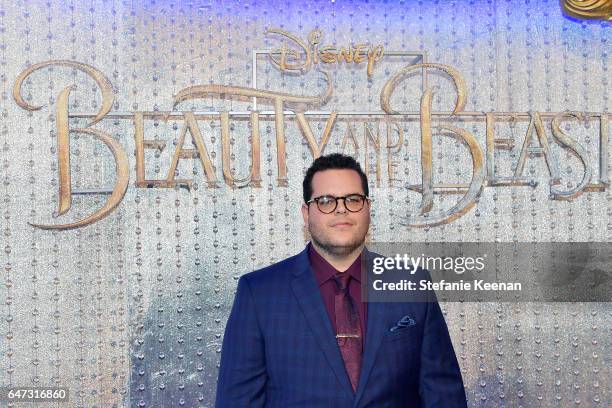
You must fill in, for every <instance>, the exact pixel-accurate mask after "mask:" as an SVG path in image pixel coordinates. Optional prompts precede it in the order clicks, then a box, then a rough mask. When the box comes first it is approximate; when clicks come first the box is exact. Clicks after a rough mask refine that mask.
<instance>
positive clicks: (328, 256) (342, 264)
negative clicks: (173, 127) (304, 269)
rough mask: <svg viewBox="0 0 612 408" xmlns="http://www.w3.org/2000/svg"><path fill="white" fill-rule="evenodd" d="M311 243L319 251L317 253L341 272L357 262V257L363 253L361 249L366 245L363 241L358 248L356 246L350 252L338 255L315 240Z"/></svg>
mask: <svg viewBox="0 0 612 408" xmlns="http://www.w3.org/2000/svg"><path fill="white" fill-rule="evenodd" d="M311 244H312V246H313V248H314V250H315V251H317V253H318V254H319V255H321V257H323V259H325V260H326V261H327V262H329V264H330V265H331V266H333V267H334V268H336V270H338V271H340V272H344V271H346V270H347V269H348V268H349V267H350V266H351V265H352V264H353V262H355V259H357V258H358V257H359V254H361V251H363V247H364V246H365V243H362V244H361V245H360V246H359V247H358V248H355V249H354V250H353V251H351V252H350V253H349V254H346V255H336V254H332V253H330V252H328V251H326V250H325V249H323V248H321V247H320V246H318V245H317V244H316V243H314V242H313V241H311Z"/></svg>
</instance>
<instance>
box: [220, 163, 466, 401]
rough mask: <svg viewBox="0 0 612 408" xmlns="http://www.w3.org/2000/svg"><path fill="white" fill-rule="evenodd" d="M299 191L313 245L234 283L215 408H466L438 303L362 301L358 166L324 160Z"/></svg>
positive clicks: (362, 206) (363, 229) (362, 204)
mask: <svg viewBox="0 0 612 408" xmlns="http://www.w3.org/2000/svg"><path fill="white" fill-rule="evenodd" d="M303 190H304V204H302V208H301V210H302V215H303V218H304V223H305V224H306V225H307V226H308V230H309V232H310V236H311V242H310V243H309V244H308V245H307V247H306V249H304V250H303V251H302V252H301V253H299V254H298V255H295V256H293V257H291V258H288V259H285V260H283V261H281V262H279V263H276V264H274V265H271V266H269V267H267V268H264V269H260V270H258V271H255V272H252V273H248V274H246V275H244V276H242V277H241V279H240V280H239V282H238V289H237V293H236V298H235V300H234V305H233V308H232V311H231V314H230V317H229V320H228V322H227V327H226V330H225V337H224V339H223V348H222V355H221V368H220V370H219V379H218V385H217V404H216V406H217V407H218V408H225V407H283V408H289V407H308V408H316V407H334V408H336V407H338V408H344V407H347V408H348V407H360V408H361V407H363V408H365V407H444V408H448V407H466V406H467V405H466V399H465V393H464V389H463V383H462V380H461V373H460V371H459V366H458V364H457V359H456V357H455V353H454V351H453V346H452V343H451V340H450V337H449V335H448V329H447V327H446V323H445V321H444V317H443V316H442V313H441V311H440V308H439V306H438V304H437V303H436V302H435V301H433V302H408V303H392V302H388V303H381V302H376V303H375V302H372V303H367V302H363V301H362V299H361V290H360V288H361V276H360V270H361V257H362V256H366V257H367V256H368V254H369V252H368V251H367V249H365V248H364V245H365V244H364V243H365V237H366V234H367V231H368V228H369V224H370V205H371V203H370V200H369V198H368V182H367V178H366V176H365V174H364V173H363V171H362V170H361V167H360V166H359V164H358V163H357V162H356V161H355V160H354V159H353V158H351V157H349V156H344V155H341V154H330V155H328V156H321V157H319V158H318V159H316V160H315V161H314V163H313V164H312V166H311V167H310V168H309V169H308V171H307V173H306V176H305V178H304V183H303ZM420 273H426V272H424V271H420Z"/></svg>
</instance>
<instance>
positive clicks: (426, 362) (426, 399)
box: [419, 291, 467, 408]
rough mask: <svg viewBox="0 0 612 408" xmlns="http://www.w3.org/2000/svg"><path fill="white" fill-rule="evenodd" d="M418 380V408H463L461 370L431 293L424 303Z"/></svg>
mask: <svg viewBox="0 0 612 408" xmlns="http://www.w3.org/2000/svg"><path fill="white" fill-rule="evenodd" d="M419 381H420V383H419V394H420V397H421V406H422V407H427V408H433V407H444V408H451V407H453V408H467V401H466V398H465V390H464V387H463V380H462V378H461V370H460V369H459V364H458V363H457V357H456V356H455V351H454V350H453V344H452V342H451V339H450V336H449V334H448V328H447V326H446V322H445V321H444V316H443V315H442V310H440V305H439V304H438V302H437V300H436V296H435V292H433V291H432V292H431V293H430V301H429V302H427V311H426V317H425V327H424V333H423V343H422V349H421V370H420V378H419Z"/></svg>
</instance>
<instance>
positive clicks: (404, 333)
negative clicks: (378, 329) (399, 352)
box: [383, 326, 417, 341]
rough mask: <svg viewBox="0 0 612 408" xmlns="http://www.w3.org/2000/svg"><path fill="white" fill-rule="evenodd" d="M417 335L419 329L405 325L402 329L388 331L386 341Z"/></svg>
mask: <svg viewBox="0 0 612 408" xmlns="http://www.w3.org/2000/svg"><path fill="white" fill-rule="evenodd" d="M416 335H417V330H416V328H415V327H413V326H410V327H403V328H401V329H396V330H394V331H387V333H386V334H385V338H384V339H383V340H384V341H398V340H406V339H408V338H410V337H415V336H416Z"/></svg>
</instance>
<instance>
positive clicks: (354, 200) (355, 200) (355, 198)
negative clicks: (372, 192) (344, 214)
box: [346, 196, 361, 203]
mask: <svg viewBox="0 0 612 408" xmlns="http://www.w3.org/2000/svg"><path fill="white" fill-rule="evenodd" d="M346 201H348V202H351V203H358V202H360V201H361V197H359V196H348V197H346Z"/></svg>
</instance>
